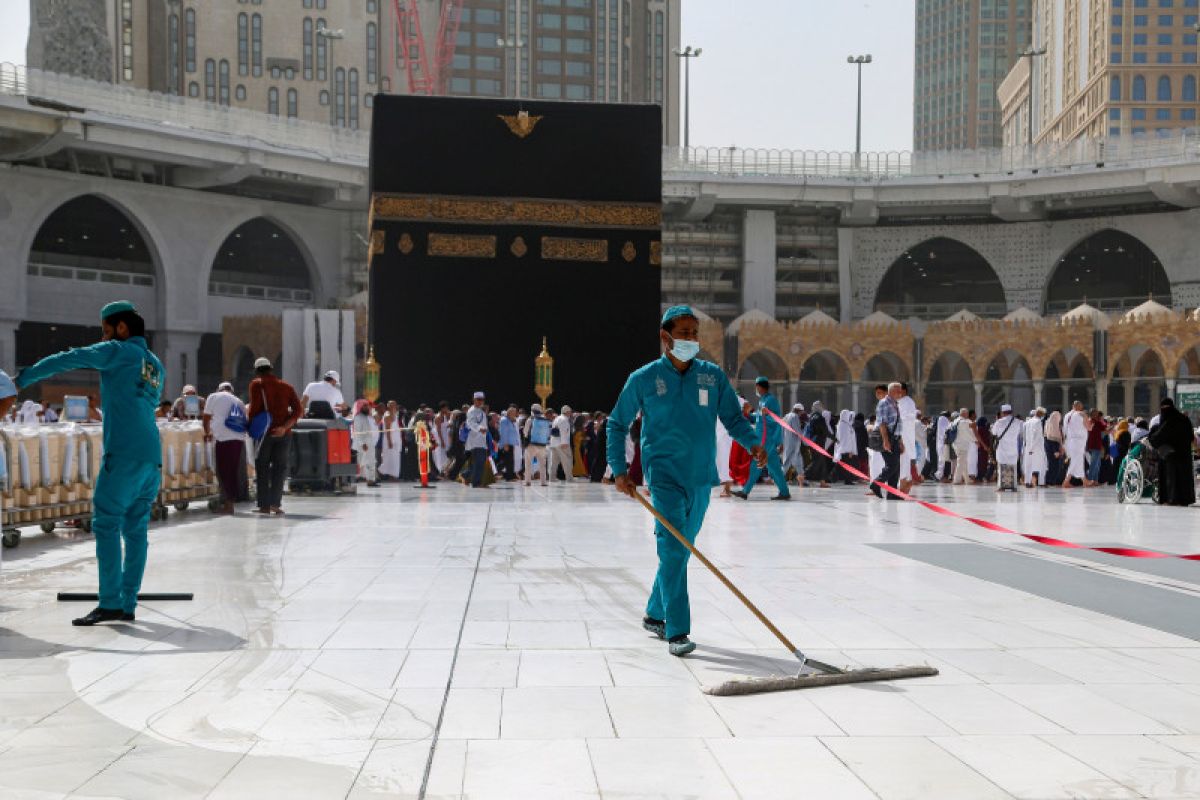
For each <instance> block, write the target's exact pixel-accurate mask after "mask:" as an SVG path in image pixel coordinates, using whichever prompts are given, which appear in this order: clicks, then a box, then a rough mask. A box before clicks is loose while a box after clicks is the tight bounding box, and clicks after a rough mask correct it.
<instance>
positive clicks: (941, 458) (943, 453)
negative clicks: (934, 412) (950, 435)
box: [932, 412, 950, 481]
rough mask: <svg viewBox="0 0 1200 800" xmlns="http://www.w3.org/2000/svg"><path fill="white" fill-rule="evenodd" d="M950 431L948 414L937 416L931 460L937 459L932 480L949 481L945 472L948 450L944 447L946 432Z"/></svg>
mask: <svg viewBox="0 0 1200 800" xmlns="http://www.w3.org/2000/svg"><path fill="white" fill-rule="evenodd" d="M948 430H950V415H949V413H948V412H947V413H944V414H939V415H938V418H937V439H936V441H935V442H934V445H935V447H934V453H933V454H932V457H933V458H936V459H937V471H936V472H934V473H933V478H934V480H938V481H941V480H950V476H949V475H948V474H946V470H948V469H949V468H950V450H949V448H947V447H946V431H948Z"/></svg>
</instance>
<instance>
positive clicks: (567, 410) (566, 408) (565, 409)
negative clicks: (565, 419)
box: [558, 406, 571, 414]
mask: <svg viewBox="0 0 1200 800" xmlns="http://www.w3.org/2000/svg"><path fill="white" fill-rule="evenodd" d="M558 413H560V414H570V413H571V407H570V406H563V407H562V411H560V412H558Z"/></svg>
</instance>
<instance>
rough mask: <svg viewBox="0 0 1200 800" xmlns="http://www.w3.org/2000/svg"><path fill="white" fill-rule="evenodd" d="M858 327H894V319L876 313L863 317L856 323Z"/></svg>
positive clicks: (880, 312)
mask: <svg viewBox="0 0 1200 800" xmlns="http://www.w3.org/2000/svg"><path fill="white" fill-rule="evenodd" d="M858 324H859V325H895V324H896V318H895V317H890V316H888V315H887V314H885V313H883V312H882V311H876V312H875V313H873V314H870V315H868V316H866V317H863V318H862V319H861V320H859V322H858Z"/></svg>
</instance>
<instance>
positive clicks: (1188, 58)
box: [1179, 51, 1196, 64]
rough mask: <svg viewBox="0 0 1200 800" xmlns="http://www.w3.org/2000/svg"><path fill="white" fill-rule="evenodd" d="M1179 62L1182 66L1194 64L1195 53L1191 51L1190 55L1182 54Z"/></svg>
mask: <svg viewBox="0 0 1200 800" xmlns="http://www.w3.org/2000/svg"><path fill="white" fill-rule="evenodd" d="M1179 60H1180V61H1181V62H1182V63H1184V64H1195V63H1196V52H1195V51H1192V52H1190V53H1184V54H1183V55H1182V56H1181V57H1180V59H1179Z"/></svg>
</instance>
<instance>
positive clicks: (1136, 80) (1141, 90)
mask: <svg viewBox="0 0 1200 800" xmlns="http://www.w3.org/2000/svg"><path fill="white" fill-rule="evenodd" d="M1130 99H1131V100H1145V99H1146V78H1145V77H1144V76H1142V75H1134V76H1133V89H1132V91H1131V92H1130Z"/></svg>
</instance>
